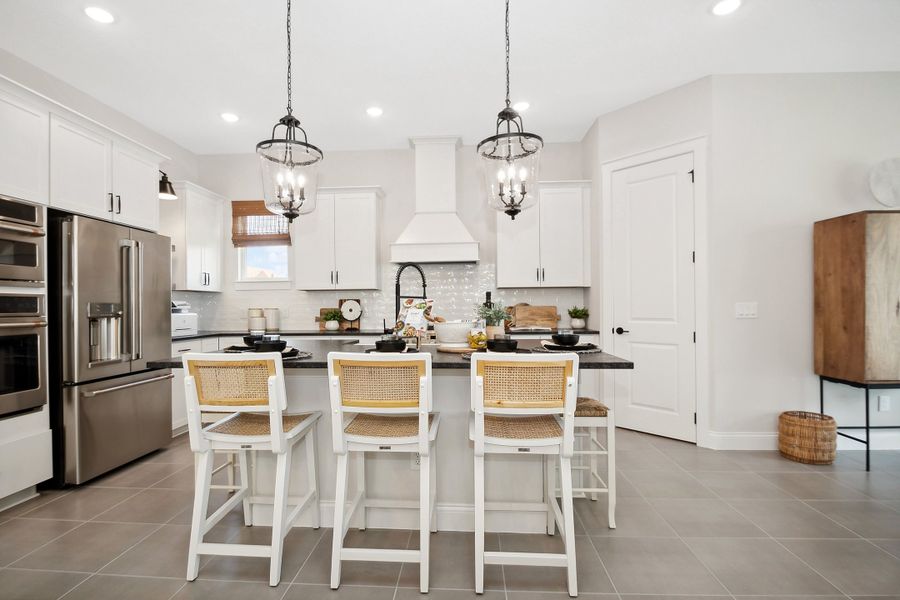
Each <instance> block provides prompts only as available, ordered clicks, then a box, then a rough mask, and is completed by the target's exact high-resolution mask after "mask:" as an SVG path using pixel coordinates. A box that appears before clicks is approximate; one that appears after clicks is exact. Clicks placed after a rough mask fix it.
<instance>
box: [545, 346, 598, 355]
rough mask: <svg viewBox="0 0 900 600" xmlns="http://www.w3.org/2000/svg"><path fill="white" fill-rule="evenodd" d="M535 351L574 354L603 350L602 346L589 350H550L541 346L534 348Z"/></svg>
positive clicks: (596, 352)
mask: <svg viewBox="0 0 900 600" xmlns="http://www.w3.org/2000/svg"><path fill="white" fill-rule="evenodd" d="M534 351H535V352H542V353H546V354H559V353H569V352H574V353H575V354H600V353H601V352H603V349H602V348H591V349H590V350H550V349H549V348H544V347H543V346H540V347H537V348H534Z"/></svg>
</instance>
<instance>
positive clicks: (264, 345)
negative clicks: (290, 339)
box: [253, 340, 287, 352]
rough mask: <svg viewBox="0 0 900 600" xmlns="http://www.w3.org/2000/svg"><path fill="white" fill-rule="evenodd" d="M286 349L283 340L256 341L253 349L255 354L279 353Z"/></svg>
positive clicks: (285, 343) (285, 342)
mask: <svg viewBox="0 0 900 600" xmlns="http://www.w3.org/2000/svg"><path fill="white" fill-rule="evenodd" d="M285 348H287V341H285V340H256V341H255V342H254V343H253V349H254V350H256V351H257V352H281V351H282V350H284V349H285Z"/></svg>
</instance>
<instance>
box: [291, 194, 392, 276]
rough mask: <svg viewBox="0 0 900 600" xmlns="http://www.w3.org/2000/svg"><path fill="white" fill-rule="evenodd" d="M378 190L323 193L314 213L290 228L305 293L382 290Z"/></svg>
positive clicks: (296, 274)
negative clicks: (310, 291)
mask: <svg viewBox="0 0 900 600" xmlns="http://www.w3.org/2000/svg"><path fill="white" fill-rule="evenodd" d="M380 196H381V190H380V188H320V189H319V192H318V197H317V204H316V210H315V211H313V212H312V213H310V214H308V215H301V216H299V217H298V218H297V219H296V220H295V221H294V224H293V226H292V229H293V231H292V240H293V245H294V248H295V254H294V257H295V261H294V264H295V268H294V276H295V278H296V280H297V288H298V289H301V290H371V289H378V287H379V256H380V252H379V250H380V243H379V241H380V240H379V235H378V215H379V198H380Z"/></svg>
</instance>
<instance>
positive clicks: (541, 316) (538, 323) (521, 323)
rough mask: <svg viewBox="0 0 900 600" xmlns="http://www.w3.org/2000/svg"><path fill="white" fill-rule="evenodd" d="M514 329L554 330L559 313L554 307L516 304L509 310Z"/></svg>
mask: <svg viewBox="0 0 900 600" xmlns="http://www.w3.org/2000/svg"><path fill="white" fill-rule="evenodd" d="M509 312H510V314H511V315H512V317H513V323H512V324H513V326H515V327H550V328H556V325H557V323H558V322H559V313H558V312H557V309H556V307H555V306H532V305H530V304H524V303H523V304H516V305H515V306H513V307H512V308H511V309H510V311H509Z"/></svg>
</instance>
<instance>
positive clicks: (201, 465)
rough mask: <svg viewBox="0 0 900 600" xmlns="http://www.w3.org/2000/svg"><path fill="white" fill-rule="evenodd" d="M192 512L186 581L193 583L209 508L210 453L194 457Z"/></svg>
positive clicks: (198, 454)
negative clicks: (198, 550) (198, 551)
mask: <svg viewBox="0 0 900 600" xmlns="http://www.w3.org/2000/svg"><path fill="white" fill-rule="evenodd" d="M194 458H195V459H196V467H195V469H194V510H193V514H192V516H191V541H190V544H189V546H188V563H187V580H188V581H194V580H195V579H197V574H198V573H199V571H200V557H199V555H198V554H197V548H198V547H199V546H200V544H201V543H202V542H203V530H204V529H205V527H206V511H207V509H208V508H209V486H210V485H211V484H212V463H213V461H212V451H211V450H207V451H206V452H198V453H196V454H195V455H194Z"/></svg>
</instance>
